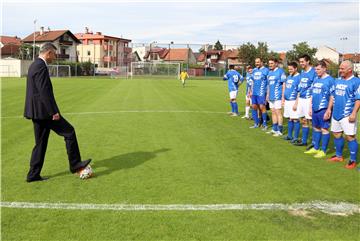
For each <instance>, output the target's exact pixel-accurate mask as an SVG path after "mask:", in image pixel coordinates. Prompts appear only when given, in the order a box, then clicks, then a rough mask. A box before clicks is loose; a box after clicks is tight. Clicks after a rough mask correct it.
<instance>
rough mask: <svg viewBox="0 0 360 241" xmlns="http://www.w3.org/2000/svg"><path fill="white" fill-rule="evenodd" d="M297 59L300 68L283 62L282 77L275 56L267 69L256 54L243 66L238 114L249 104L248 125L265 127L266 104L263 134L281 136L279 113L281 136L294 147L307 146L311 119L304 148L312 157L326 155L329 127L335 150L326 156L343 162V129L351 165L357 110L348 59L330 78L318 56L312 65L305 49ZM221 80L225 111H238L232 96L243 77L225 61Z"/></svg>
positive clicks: (358, 89)
mask: <svg viewBox="0 0 360 241" xmlns="http://www.w3.org/2000/svg"><path fill="white" fill-rule="evenodd" d="M299 63H300V67H301V69H302V70H301V72H300V73H299V72H298V64H297V63H296V62H291V63H290V64H289V65H288V72H289V75H288V76H286V74H285V72H284V70H283V69H282V68H280V67H278V61H277V60H276V59H270V60H269V63H268V64H269V68H267V67H265V66H264V64H263V62H262V60H261V59H260V58H256V60H255V68H254V69H253V68H252V67H251V66H247V73H246V107H245V116H244V117H243V118H249V110H250V106H252V119H253V120H254V125H253V126H251V127H250V128H259V127H260V125H262V130H264V131H267V119H268V118H267V110H266V104H267V103H268V104H269V107H270V109H271V113H272V129H271V131H268V132H267V133H272V134H273V135H274V136H282V135H283V116H284V117H285V118H288V134H287V136H286V137H284V139H285V140H288V141H290V142H291V143H292V144H294V145H297V146H307V140H308V136H309V132H310V128H309V126H310V122H311V123H312V128H313V131H312V141H311V145H310V146H308V147H307V149H306V151H305V153H306V154H314V155H315V156H314V157H316V158H322V157H325V156H326V151H327V148H328V143H329V140H330V133H329V129H330V130H331V132H332V133H333V135H334V144H335V149H336V154H335V155H334V156H332V157H331V158H330V159H328V160H329V161H332V162H342V161H344V158H343V148H344V142H345V140H344V137H343V134H344V135H345V138H346V140H347V142H348V147H349V150H350V159H349V161H348V163H347V165H346V166H345V167H346V168H348V169H353V168H355V167H356V164H357V153H358V143H357V140H356V131H357V113H358V111H359V109H360V79H359V78H357V77H355V76H354V74H353V64H352V63H351V62H350V61H344V62H342V63H341V65H340V68H339V75H340V77H339V78H338V79H336V80H335V79H334V78H332V77H331V76H330V75H329V74H328V73H327V65H326V63H325V62H324V61H320V62H319V63H318V64H317V65H316V66H315V68H314V67H313V66H312V65H311V63H310V57H309V55H307V54H305V55H302V56H301V57H300V58H299ZM224 80H227V81H228V88H229V94H230V105H231V109H232V111H231V112H230V114H231V115H232V116H238V115H239V112H238V105H237V102H236V97H237V94H238V87H239V85H240V84H241V83H243V82H244V77H243V76H242V75H240V74H239V73H238V72H237V71H236V70H234V66H230V70H229V71H228V72H227V73H226V74H225V76H224ZM282 108H284V112H282ZM300 123H301V124H302V138H301V139H299V133H300ZM330 126H331V127H330ZM320 142H321V144H322V145H321V146H320Z"/></svg>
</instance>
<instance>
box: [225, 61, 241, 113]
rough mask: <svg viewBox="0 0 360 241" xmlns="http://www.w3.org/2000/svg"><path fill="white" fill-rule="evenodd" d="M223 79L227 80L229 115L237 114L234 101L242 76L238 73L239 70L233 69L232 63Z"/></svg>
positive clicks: (237, 109) (237, 110) (236, 105)
mask: <svg viewBox="0 0 360 241" xmlns="http://www.w3.org/2000/svg"><path fill="white" fill-rule="evenodd" d="M224 80H227V81H228V88H229V95H230V106H231V112H230V113H229V114H230V115H231V116H238V115H239V108H238V104H237V102H236V97H237V94H238V89H239V84H241V83H242V82H243V81H244V77H243V76H242V75H240V74H239V72H237V71H236V70H234V65H230V66H229V70H228V71H227V72H226V74H225V75H224Z"/></svg>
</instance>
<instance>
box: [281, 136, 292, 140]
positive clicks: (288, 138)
mask: <svg viewBox="0 0 360 241" xmlns="http://www.w3.org/2000/svg"><path fill="white" fill-rule="evenodd" d="M283 140H285V141H292V140H293V139H292V138H290V137H289V136H285V137H284V138H283Z"/></svg>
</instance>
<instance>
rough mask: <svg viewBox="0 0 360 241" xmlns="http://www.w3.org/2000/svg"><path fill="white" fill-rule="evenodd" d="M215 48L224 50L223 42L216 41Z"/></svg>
mask: <svg viewBox="0 0 360 241" xmlns="http://www.w3.org/2000/svg"><path fill="white" fill-rule="evenodd" d="M214 49H216V50H223V46H222V44H221V43H220V41H219V40H218V41H217V42H216V43H215V45H214Z"/></svg>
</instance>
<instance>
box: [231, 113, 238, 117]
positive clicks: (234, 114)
mask: <svg viewBox="0 0 360 241" xmlns="http://www.w3.org/2000/svg"><path fill="white" fill-rule="evenodd" d="M230 116H232V117H235V116H239V114H238V113H232V114H231V115H230Z"/></svg>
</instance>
